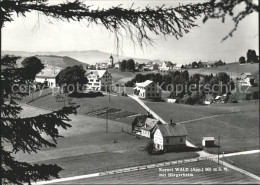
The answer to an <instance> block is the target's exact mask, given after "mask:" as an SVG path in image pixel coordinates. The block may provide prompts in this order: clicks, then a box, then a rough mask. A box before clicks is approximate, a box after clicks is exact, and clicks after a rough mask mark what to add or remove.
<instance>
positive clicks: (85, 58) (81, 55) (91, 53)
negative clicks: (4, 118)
mask: <svg viewBox="0 0 260 185" xmlns="http://www.w3.org/2000/svg"><path fill="white" fill-rule="evenodd" d="M4 54H12V55H16V56H23V57H28V56H34V55H41V56H42V55H48V56H49V55H52V56H68V57H71V58H73V59H76V60H78V61H80V62H82V63H85V64H91V65H95V64H96V63H100V62H107V61H108V59H109V57H110V55H111V53H106V52H102V51H98V50H87V51H61V52H25V51H2V55H4ZM113 57H114V61H115V62H118V61H121V60H123V59H130V58H133V59H134V60H135V61H136V62H138V63H148V62H150V61H152V62H156V63H160V62H161V61H160V60H149V59H141V58H134V57H129V56H122V55H115V54H113Z"/></svg>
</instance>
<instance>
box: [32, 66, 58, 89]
mask: <svg viewBox="0 0 260 185" xmlns="http://www.w3.org/2000/svg"><path fill="white" fill-rule="evenodd" d="M61 69H62V68H58V67H47V68H44V69H43V70H42V71H41V72H39V73H38V74H37V75H36V76H35V82H38V83H45V84H46V85H47V86H48V87H50V88H54V87H57V76H58V74H59V73H60V71H61Z"/></svg>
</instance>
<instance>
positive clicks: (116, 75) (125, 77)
mask: <svg viewBox="0 0 260 185" xmlns="http://www.w3.org/2000/svg"><path fill="white" fill-rule="evenodd" d="M108 71H109V72H110V74H111V75H112V78H113V83H114V84H125V82H127V81H130V80H132V79H133V78H134V77H135V76H136V75H137V74H148V73H155V72H157V71H142V72H129V71H125V72H122V71H120V70H119V69H108Z"/></svg>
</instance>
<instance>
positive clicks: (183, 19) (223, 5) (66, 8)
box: [0, 0, 259, 46]
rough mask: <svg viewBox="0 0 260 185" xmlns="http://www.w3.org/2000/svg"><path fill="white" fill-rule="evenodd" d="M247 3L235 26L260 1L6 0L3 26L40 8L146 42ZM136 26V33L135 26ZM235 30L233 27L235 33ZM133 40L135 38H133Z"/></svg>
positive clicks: (177, 33)
mask: <svg viewBox="0 0 260 185" xmlns="http://www.w3.org/2000/svg"><path fill="white" fill-rule="evenodd" d="M241 3H245V4H246V8H245V10H243V11H241V12H240V13H239V15H237V16H236V17H233V21H234V23H235V28H234V30H235V29H236V28H237V25H238V23H239V22H240V21H241V20H242V19H243V18H244V17H245V16H247V15H249V14H251V13H252V12H258V11H259V10H258V8H257V5H255V4H254V3H253V2H252V0H234V1H226V0H220V1H216V0H211V1H210V2H205V3H195V4H187V5H179V6H177V7H165V6H160V7H158V6H157V7H155V8H150V7H149V6H147V7H145V8H144V9H139V8H138V9H137V8H134V7H133V6H132V7H130V8H127V9H126V8H122V7H121V6H120V5H119V6H115V7H111V8H109V9H96V10H92V9H91V7H92V6H87V5H86V4H84V3H83V2H80V1H79V0H75V1H73V2H64V3H59V4H57V5H50V4H48V3H47V1H39V0H32V1H29V0H12V1H10V0H3V1H1V2H0V6H1V20H0V21H1V26H3V25H4V23H5V22H10V21H13V19H12V14H13V13H16V14H17V15H18V16H19V15H22V16H24V17H26V13H28V12H31V11H37V12H39V13H42V14H43V15H45V16H47V17H51V18H53V19H55V20H61V21H68V22H69V21H81V20H86V21H87V22H88V23H89V24H98V25H102V26H104V27H105V28H106V29H108V30H110V31H111V32H113V33H115V35H116V38H117V40H119V38H118V37H119V36H120V35H123V34H122V32H123V31H124V32H125V33H126V34H127V35H130V38H132V39H135V40H136V41H137V43H139V44H140V46H142V45H143V44H144V43H147V44H152V39H151V38H150V36H149V35H148V34H149V32H151V33H154V34H157V35H158V34H161V35H162V36H164V37H166V36H168V35H172V36H174V37H176V39H178V38H180V37H182V36H183V35H184V33H188V32H189V30H190V29H192V28H193V27H196V26H197V24H196V23H195V20H196V19H198V18H199V17H200V16H202V15H205V18H204V21H206V20H207V19H209V18H211V19H222V20H223V19H224V18H225V16H226V15H230V16H233V14H232V11H233V9H234V8H235V7H236V6H237V5H239V4H241ZM132 29H134V30H135V33H134V32H133V30H132ZM233 32H234V31H233V30H232V31H231V33H230V34H231V35H232V33H233ZM133 42H135V41H134V40H133Z"/></svg>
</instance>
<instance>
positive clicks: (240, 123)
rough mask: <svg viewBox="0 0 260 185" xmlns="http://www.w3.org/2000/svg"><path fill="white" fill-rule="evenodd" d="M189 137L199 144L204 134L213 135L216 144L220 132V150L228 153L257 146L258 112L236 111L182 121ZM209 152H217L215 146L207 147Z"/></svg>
mask: <svg viewBox="0 0 260 185" xmlns="http://www.w3.org/2000/svg"><path fill="white" fill-rule="evenodd" d="M184 125H185V127H186V129H187V131H188V133H189V136H188V137H189V139H190V140H191V142H193V143H195V144H201V138H202V137H205V136H213V137H215V140H216V141H215V144H218V136H219V134H220V146H221V148H220V151H221V153H222V152H225V153H229V152H236V151H244V150H252V149H257V148H259V143H258V139H259V129H258V128H259V116H258V112H257V111H254V112H248V113H237V114H230V115H223V116H219V117H214V118H209V119H205V120H199V121H194V122H190V123H184ZM207 150H208V151H209V152H211V153H217V150H218V149H217V147H215V148H207Z"/></svg>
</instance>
